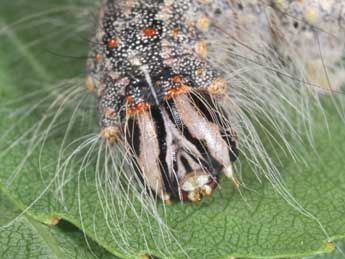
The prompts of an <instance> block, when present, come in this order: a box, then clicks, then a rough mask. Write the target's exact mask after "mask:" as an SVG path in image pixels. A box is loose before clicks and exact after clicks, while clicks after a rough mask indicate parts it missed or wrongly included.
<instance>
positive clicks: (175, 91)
mask: <svg viewBox="0 0 345 259" xmlns="http://www.w3.org/2000/svg"><path fill="white" fill-rule="evenodd" d="M188 90H189V86H187V85H181V86H179V87H175V88H171V89H169V90H168V91H167V93H166V95H165V96H164V100H168V99H170V98H172V97H173V96H174V95H177V94H181V93H185V92H187V91H188Z"/></svg>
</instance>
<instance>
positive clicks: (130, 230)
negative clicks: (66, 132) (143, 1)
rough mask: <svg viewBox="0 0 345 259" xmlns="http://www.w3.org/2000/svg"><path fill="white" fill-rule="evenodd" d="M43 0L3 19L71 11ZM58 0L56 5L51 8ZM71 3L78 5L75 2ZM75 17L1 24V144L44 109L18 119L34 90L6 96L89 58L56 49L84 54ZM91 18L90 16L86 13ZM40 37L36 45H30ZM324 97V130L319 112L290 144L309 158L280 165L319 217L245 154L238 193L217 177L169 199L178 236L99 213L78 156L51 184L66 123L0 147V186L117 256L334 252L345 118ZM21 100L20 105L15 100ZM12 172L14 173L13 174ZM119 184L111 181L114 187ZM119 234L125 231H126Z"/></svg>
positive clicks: (67, 73)
mask: <svg viewBox="0 0 345 259" xmlns="http://www.w3.org/2000/svg"><path fill="white" fill-rule="evenodd" d="M47 2H48V1H45V0H37V1H34V2H33V1H31V2H30V3H28V2H27V1H19V0H18V1H17V2H15V3H14V1H11V2H6V4H3V6H2V8H1V11H0V17H1V19H3V21H0V24H1V23H2V24H3V25H9V24H13V22H16V21H17V20H18V19H20V18H23V17H26V16H28V15H30V14H33V13H37V12H39V11H42V10H47V9H49V10H57V8H61V7H64V8H65V9H67V10H68V9H70V10H73V8H69V5H68V4H70V3H71V1H67V0H64V1H62V0H59V1H49V3H47ZM54 2H55V5H56V8H55V7H52V6H54ZM74 4H75V5H77V1H75V2H74ZM72 13H73V12H72ZM78 14H82V11H79V12H78ZM78 18H79V16H73V15H70V14H69V13H68V12H67V13H66V12H56V13H49V14H48V15H42V16H40V17H38V18H36V19H33V20H29V21H28V22H24V23H19V24H18V25H15V26H14V25H12V26H7V27H5V29H2V30H1V29H0V36H1V38H2V40H1V42H0V55H1V60H0V71H1V72H0V98H1V100H0V102H1V103H3V104H4V103H5V107H3V108H2V109H1V110H0V111H1V116H2V120H1V121H0V132H4V133H3V134H2V136H1V137H0V147H1V148H2V150H6V148H7V147H8V146H9V145H10V144H11V143H13V142H14V141H15V140H17V139H18V138H20V137H21V136H23V135H24V134H25V132H26V131H27V130H28V129H30V127H31V126H32V125H33V123H35V122H37V121H38V120H39V119H40V115H39V114H38V113H36V112H33V113H30V115H29V116H27V117H25V119H23V120H20V118H22V117H23V114H24V113H25V111H26V110H27V109H29V108H30V107H32V106H33V105H34V104H35V103H36V99H34V100H30V99H29V98H28V99H25V100H22V101H18V103H15V104H13V105H7V103H8V102H9V101H11V100H18V99H20V98H21V97H23V96H25V95H27V94H29V93H31V92H33V91H38V93H39V94H41V95H43V96H44V93H45V91H48V90H49V87H48V85H49V84H51V83H52V82H55V81H57V82H59V81H61V80H62V79H64V78H69V77H73V76H80V74H84V72H83V71H84V67H85V60H83V59H73V58H64V57H61V55H66V56H86V55H87V47H88V40H87V39H88V38H89V35H86V34H81V35H80V34H78V33H76V32H75V30H76V29H78V28H79V27H77V26H75V25H74V26H73V24H76V23H77V20H78ZM37 21H41V22H38V23H37ZM89 23H92V19H91V18H90V21H89ZM37 24H38V25H37ZM34 26H38V28H39V29H37V28H36V27H34ZM23 28H24V29H23ZM59 30H60V31H59ZM59 33H60V34H59ZM49 36H51V37H49ZM59 36H60V37H59ZM37 40H38V43H37V45H35V46H31V45H30V44H31V43H32V42H35V43H36V41H37ZM51 52H53V53H58V54H61V55H54V54H52V53H51ZM53 85H54V84H53ZM325 105H326V112H327V118H328V121H329V129H327V127H326V126H325V123H324V121H323V119H322V115H321V114H317V113H316V114H315V115H316V117H318V119H317V121H316V122H315V124H314V139H315V143H314V148H311V147H309V146H303V145H300V144H295V145H294V146H295V148H296V150H297V151H298V152H299V153H300V154H302V156H303V159H304V161H305V163H302V162H296V161H293V160H291V158H290V157H289V156H287V157H282V164H281V166H280V171H281V172H282V174H283V176H284V180H285V182H286V185H287V187H288V189H289V191H290V192H291V193H292V195H293V196H294V197H295V198H296V199H297V200H298V201H299V202H300V204H301V205H302V206H303V207H304V208H305V209H306V210H308V211H309V212H310V213H312V215H314V216H315V217H316V218H317V219H318V221H316V220H315V218H314V219H313V218H310V217H307V216H305V215H303V214H302V213H300V212H299V211H297V210H296V209H294V208H292V207H291V206H290V205H289V204H288V203H287V202H286V201H285V200H284V199H283V198H282V197H281V196H280V195H279V194H277V192H276V191H275V190H274V188H273V187H272V186H271V185H270V184H269V183H268V182H266V181H265V180H264V181H263V182H262V183H259V182H258V181H257V179H256V177H255V176H254V174H253V173H252V172H251V170H250V169H249V167H248V165H246V164H245V161H243V172H244V174H243V176H242V178H243V181H244V182H245V184H246V186H247V187H249V188H248V189H246V188H243V189H241V193H239V192H238V191H237V190H234V188H233V186H232V185H231V183H229V182H227V181H223V182H222V184H221V187H222V188H218V189H217V190H216V192H215V193H214V195H213V196H212V197H210V198H207V199H204V200H203V201H202V202H200V203H197V204H191V203H184V204H179V203H175V204H173V205H172V206H169V207H167V208H165V210H166V215H165V220H166V222H167V225H168V226H169V228H170V229H172V232H173V234H174V236H175V238H176V239H177V240H178V242H179V243H176V241H175V240H173V239H171V238H168V237H165V238H164V236H163V237H162V235H160V231H161V229H160V226H159V225H158V224H157V223H156V222H155V221H154V220H153V219H151V218H150V217H148V219H146V218H141V222H139V223H138V219H136V215H133V212H132V211H131V210H129V209H126V208H123V210H125V211H124V213H123V214H122V215H118V216H119V218H120V219H117V221H115V223H119V222H120V223H121V224H120V225H119V224H114V225H113V224H112V223H114V222H112V218H109V217H110V216H111V215H105V213H104V211H103V207H102V205H104V204H102V203H100V201H99V196H98V193H97V188H96V184H95V181H96V179H95V170H94V165H93V164H90V166H89V167H87V168H86V169H85V171H83V172H82V174H81V177H78V171H77V169H78V164H75V165H74V166H75V168H74V170H71V172H72V174H71V175H74V177H72V178H71V179H69V180H70V181H69V182H68V183H67V184H66V185H65V187H64V197H65V199H64V201H61V200H60V199H58V196H57V194H56V193H55V192H54V187H55V186H54V185H53V184H52V180H53V179H54V177H55V171H56V164H57V162H58V161H57V159H58V157H59V151H60V145H61V143H62V140H63V132H62V133H61V132H58V131H57V132H54V134H53V136H52V137H50V138H48V139H47V141H46V143H45V145H44V148H43V150H41V149H40V147H38V148H37V149H36V150H35V152H33V154H32V155H31V156H30V158H29V159H28V160H27V161H26V162H25V163H23V164H21V162H22V161H23V158H24V157H25V156H26V154H27V149H28V145H30V144H32V143H30V142H21V143H18V144H17V145H15V146H14V147H13V148H11V149H10V150H9V151H8V152H4V151H3V152H1V153H0V159H1V163H0V189H1V190H2V192H4V193H5V194H6V196H7V197H10V198H11V200H12V201H13V203H15V205H16V206H17V207H18V208H20V209H21V210H26V209H27V208H29V209H28V210H27V211H26V212H27V214H28V215H30V216H31V217H32V218H34V219H35V220H38V221H40V222H43V223H47V224H51V223H52V220H53V219H55V218H56V217H61V218H63V219H65V220H67V221H69V222H71V223H73V224H74V225H75V226H77V227H78V228H80V229H82V230H83V231H84V232H85V233H86V234H87V235H88V236H89V237H91V238H92V239H93V240H95V241H96V242H97V243H98V244H99V245H101V246H102V247H104V248H106V249H107V250H108V251H110V252H111V253H113V254H115V255H117V256H119V257H121V258H129V257H130V256H129V255H128V254H127V253H126V252H128V253H129V252H130V251H129V250H132V251H131V253H133V254H136V255H141V254H144V253H145V252H150V253H151V254H154V255H156V256H157V257H161V258H176V259H181V258H185V257H186V256H185V254H184V253H183V252H182V251H181V247H182V248H183V249H184V251H185V252H186V253H188V255H189V256H190V257H191V258H208V259H220V258H229V257H230V256H235V257H245V258H278V257H282V258H283V257H285V258H291V257H303V256H309V255H313V254H318V253H325V252H331V251H332V250H333V249H334V246H333V245H332V243H329V242H328V241H329V239H330V240H337V239H341V238H344V237H345V217H344V215H345V195H344V193H345V192H344V190H345V174H344V161H343V160H344V159H343V156H344V155H343V154H344V153H345V142H344V140H345V131H344V130H343V129H344V123H343V121H341V120H340V119H339V117H338V115H337V112H336V111H335V109H334V107H333V106H332V105H330V101H329V100H326V101H325ZM22 106H25V109H21V107H22ZM9 115H12V116H9ZM88 116H92V115H90V114H89V115H88ZM89 119H90V121H92V122H93V121H95V120H94V119H93V118H89ZM12 126H13V127H12ZM9 129H10V130H9ZM94 130H97V126H96V125H95V123H91V124H87V123H86V125H85V124H82V125H76V128H75V129H74V130H73V133H72V136H71V138H72V139H73V138H78V137H80V136H83V134H84V132H93V131H94ZM18 166H20V169H21V170H20V171H18V170H17V169H18ZM17 173H18V174H17ZM13 175H16V176H17V177H14V179H13V181H9V179H12V176H13ZM119 191H120V190H113V192H114V196H116V193H117V192H119ZM109 197H110V195H109ZM38 198H39V199H38ZM111 205H113V206H115V207H121V206H124V204H111ZM135 206H138V205H137V204H135ZM159 209H160V210H161V211H162V210H163V207H162V206H161V205H159ZM162 214H163V213H162ZM143 215H145V214H143ZM112 216H114V215H112ZM142 217H144V216H142ZM36 224H38V223H36ZM320 224H322V227H324V229H325V230H326V231H327V233H328V235H329V236H328V237H327V236H326V235H325V233H324V232H323V231H322V229H321V225H320ZM42 227H44V226H42ZM143 233H145V239H144V236H143ZM123 236H125V238H126V239H125V240H122V237H123ZM163 239H164V240H163ZM163 241H164V242H163ZM0 242H2V241H0ZM148 248H149V251H148ZM126 250H128V251H126Z"/></svg>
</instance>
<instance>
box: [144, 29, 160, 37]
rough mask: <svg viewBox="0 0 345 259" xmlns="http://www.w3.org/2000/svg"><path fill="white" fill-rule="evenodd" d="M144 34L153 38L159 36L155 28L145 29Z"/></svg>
mask: <svg viewBox="0 0 345 259" xmlns="http://www.w3.org/2000/svg"><path fill="white" fill-rule="evenodd" d="M143 33H144V35H145V36H147V37H153V36H155V35H156V34H157V30H156V29H155V28H145V29H143Z"/></svg>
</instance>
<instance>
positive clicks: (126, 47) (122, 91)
mask: <svg viewBox="0 0 345 259" xmlns="http://www.w3.org/2000/svg"><path fill="white" fill-rule="evenodd" d="M138 4H139V5H142V4H140V3H137V2H136V4H133V6H130V5H127V6H126V12H124V10H122V11H119V10H121V8H122V7H121V6H119V5H117V4H116V3H115V1H108V4H107V5H106V6H107V8H105V9H104V10H103V11H104V12H105V13H103V14H102V15H101V21H100V25H99V28H98V32H97V35H96V39H95V42H96V43H97V44H95V46H94V48H93V50H92V53H91V57H90V61H89V66H88V70H89V75H90V76H89V79H88V82H89V84H88V85H89V86H90V85H92V87H89V88H91V89H95V90H96V91H97V93H98V110H99V117H100V127H101V129H102V130H101V135H102V136H103V137H104V138H105V139H106V140H107V142H109V143H114V144H119V143H120V142H121V143H122V144H123V145H125V146H126V148H127V149H128V150H130V153H131V154H132V156H133V157H135V159H134V160H135V161H134V162H133V170H136V172H137V174H138V175H139V176H140V178H141V179H142V181H143V183H144V185H145V186H147V187H148V189H149V190H151V191H153V192H154V193H155V194H156V195H158V196H159V197H161V198H162V199H163V200H169V199H170V197H174V198H177V199H179V200H186V199H188V200H191V201H198V200H200V198H201V197H202V196H207V195H210V194H211V193H212V190H213V189H214V188H215V186H216V183H217V179H218V175H219V173H220V172H224V173H225V174H226V175H227V176H229V177H231V178H232V179H235V178H234V177H233V172H232V162H233V161H234V160H235V159H236V157H237V155H238V151H237V147H236V142H235V137H234V133H233V131H232V130H231V127H230V124H229V121H228V119H227V118H226V116H225V115H224V113H223V110H222V108H221V105H219V104H218V101H217V100H219V99H221V98H222V97H221V95H222V94H223V93H224V89H225V87H226V84H225V82H224V80H222V77H221V75H220V74H219V73H218V72H217V71H216V70H215V69H213V67H212V66H211V65H210V64H208V62H207V61H205V60H204V59H203V57H204V56H205V51H206V50H205V48H206V46H205V45H204V42H203V41H202V40H201V38H200V37H201V32H200V29H198V27H201V29H203V27H202V26H200V24H199V26H198V25H197V24H196V25H195V26H193V25H191V24H188V23H187V22H186V21H184V20H183V19H181V17H180V19H177V17H174V16H178V15H180V13H181V12H182V10H181V12H176V10H174V15H172V17H170V18H166V17H165V18H164V17H163V18H162V11H165V12H167V10H162V8H163V7H164V8H165V9H166V8H167V6H166V5H164V6H163V5H160V4H152V5H147V6H139V7H138V6H136V5H138ZM172 8H177V7H176V6H175V7H172ZM124 14H126V15H124ZM188 44H189V45H192V46H196V48H195V49H194V50H189V49H187V48H186V47H185V46H186V45H188ZM236 183H237V182H236Z"/></svg>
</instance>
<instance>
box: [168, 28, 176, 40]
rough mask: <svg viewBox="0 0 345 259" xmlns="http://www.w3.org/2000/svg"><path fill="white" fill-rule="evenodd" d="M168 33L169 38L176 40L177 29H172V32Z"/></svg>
mask: <svg viewBox="0 0 345 259" xmlns="http://www.w3.org/2000/svg"><path fill="white" fill-rule="evenodd" d="M170 33H171V36H173V37H174V38H176V37H177V35H178V29H177V28H174V29H172V30H171V31H170Z"/></svg>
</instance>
